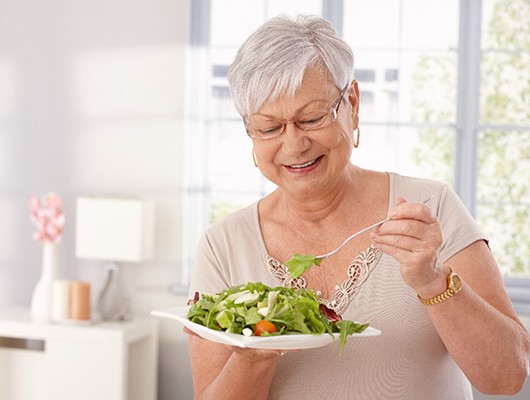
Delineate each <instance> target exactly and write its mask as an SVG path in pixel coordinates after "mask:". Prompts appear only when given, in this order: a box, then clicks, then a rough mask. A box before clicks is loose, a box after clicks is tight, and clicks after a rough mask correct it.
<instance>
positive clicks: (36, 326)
mask: <svg viewBox="0 0 530 400" xmlns="http://www.w3.org/2000/svg"><path fill="white" fill-rule="evenodd" d="M157 339H158V328H157V321H156V319H155V318H153V317H151V316H132V317H131V320H129V321H124V322H103V323H95V324H92V325H89V326H80V325H72V324H54V323H37V322H32V321H31V320H30V318H29V311H28V310H27V309H11V310H0V400H74V399H75V400H94V399H98V400H155V399H156V384H157V382H156V381H157V378H156V377H157V361H158V360H157V359H158V357H157V353H158V351H157V348H158V344H157V342H158V340H157Z"/></svg>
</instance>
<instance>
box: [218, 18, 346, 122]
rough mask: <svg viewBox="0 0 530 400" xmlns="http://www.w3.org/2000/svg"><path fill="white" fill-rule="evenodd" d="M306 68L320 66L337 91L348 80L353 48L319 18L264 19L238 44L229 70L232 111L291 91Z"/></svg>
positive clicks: (252, 109) (252, 108) (245, 112)
mask: <svg viewBox="0 0 530 400" xmlns="http://www.w3.org/2000/svg"><path fill="white" fill-rule="evenodd" d="M309 67H315V68H320V69H321V70H322V72H323V75H324V76H325V75H326V74H327V76H328V77H329V78H330V79H331V80H332V82H333V83H334V84H335V85H336V86H337V88H339V89H341V90H342V89H343V88H344V87H345V86H347V85H348V84H349V83H350V82H351V81H352V80H353V52H352V50H351V48H350V46H349V45H348V44H347V43H346V42H345V41H344V40H342V39H341V38H340V37H338V35H337V32H336V31H335V28H334V27H333V25H332V24H331V23H330V22H329V21H327V20H325V19H323V18H320V17H317V16H304V15H299V16H298V17H297V18H296V19H291V18H289V17H288V16H285V15H280V16H278V17H275V18H272V19H269V20H268V21H266V22H265V23H264V24H263V25H262V26H261V27H259V28H258V29H257V30H256V31H255V32H254V33H253V34H252V35H250V36H249V37H248V39H247V40H246V41H245V42H244V43H243V45H242V46H241V47H240V48H239V50H238V52H237V55H236V58H235V60H234V62H233V63H232V65H231V66H230V69H229V71H228V82H229V84H230V90H231V93H232V98H233V100H234V104H235V107H236V109H237V111H238V112H239V114H241V115H242V116H243V117H245V116H250V115H252V114H255V113H256V112H257V111H258V110H259V109H260V107H261V106H262V105H263V103H264V102H265V101H274V100H275V99H277V98H278V97H279V96H280V95H283V94H287V95H290V96H293V95H294V93H295V91H296V89H298V88H299V87H300V85H301V84H302V79H303V76H304V72H305V70H306V69H307V68H309Z"/></svg>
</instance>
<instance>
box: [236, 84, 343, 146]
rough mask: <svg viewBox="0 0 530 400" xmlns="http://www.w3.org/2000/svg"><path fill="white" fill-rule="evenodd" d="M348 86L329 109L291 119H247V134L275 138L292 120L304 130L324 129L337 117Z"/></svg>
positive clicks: (256, 137) (258, 137) (254, 136)
mask: <svg viewBox="0 0 530 400" xmlns="http://www.w3.org/2000/svg"><path fill="white" fill-rule="evenodd" d="M347 90H348V86H346V87H345V88H344V89H342V91H341V92H340V96H339V97H338V98H337V99H336V100H335V101H334V102H333V104H332V105H331V107H330V108H329V109H321V110H315V111H311V112H307V113H304V114H300V115H297V116H295V117H293V118H291V119H272V120H266V121H248V122H247V121H245V129H246V130H247V135H248V136H250V137H251V138H252V139H273V138H276V137H278V136H280V135H281V134H282V133H284V132H285V129H286V128H287V124H290V123H291V122H292V123H294V124H295V125H296V127H297V128H298V129H301V130H303V131H316V130H318V129H323V128H325V127H326V126H328V125H329V124H331V123H332V122H333V121H335V120H336V119H337V115H338V112H339V107H340V103H341V101H342V98H343V97H344V95H345V94H346V91H347Z"/></svg>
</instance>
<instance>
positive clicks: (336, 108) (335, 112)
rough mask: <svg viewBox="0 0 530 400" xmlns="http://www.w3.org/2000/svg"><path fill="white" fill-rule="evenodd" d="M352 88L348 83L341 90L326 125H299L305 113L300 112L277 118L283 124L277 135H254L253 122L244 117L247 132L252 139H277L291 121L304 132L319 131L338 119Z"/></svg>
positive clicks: (332, 105)
mask: <svg viewBox="0 0 530 400" xmlns="http://www.w3.org/2000/svg"><path fill="white" fill-rule="evenodd" d="M349 88H350V85H346V86H345V87H344V89H342V91H341V92H340V95H339V97H337V98H336V99H335V100H334V101H333V103H332V104H331V107H330V108H329V111H328V115H331V114H333V115H332V118H331V120H330V121H329V123H328V124H326V125H324V126H319V127H317V128H314V129H306V128H304V127H302V126H300V125H298V123H297V122H298V121H297V119H298V118H299V117H300V116H301V115H304V114H298V115H295V116H294V117H292V118H283V119H275V120H274V121H278V122H280V123H281V124H282V130H281V131H280V133H278V134H277V135H273V136H252V135H251V133H250V131H249V127H250V126H251V125H252V123H251V122H246V121H245V119H246V118H243V123H244V124H245V130H246V132H247V135H248V136H249V137H250V138H251V139H258V140H269V139H275V138H277V137H280V136H281V135H283V134H284V133H285V131H286V129H287V125H288V124H290V123H294V125H295V126H296V127H297V128H298V129H300V130H302V131H304V132H311V131H318V130H319V129H324V128H326V127H327V126H329V125H331V123H332V122H333V121H335V120H336V119H337V117H338V116H339V108H340V104H341V102H342V99H343V98H344V97H345V95H346V92H347V91H348V89H349Z"/></svg>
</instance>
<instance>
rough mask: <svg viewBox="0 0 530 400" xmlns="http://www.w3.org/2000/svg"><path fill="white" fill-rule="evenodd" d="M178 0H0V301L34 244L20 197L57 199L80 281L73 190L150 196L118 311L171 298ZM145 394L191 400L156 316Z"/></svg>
mask: <svg viewBox="0 0 530 400" xmlns="http://www.w3.org/2000/svg"><path fill="white" fill-rule="evenodd" d="M187 12H188V2H187V1H185V0H154V1H153V0H93V1H71V0H49V1H37V0H24V1H18V0H2V1H0V307H6V306H12V305H29V301H30V297H31V293H32V290H33V287H34V285H35V283H36V281H37V279H38V277H39V273H40V259H41V246H40V245H39V244H38V243H35V242H32V241H31V233H32V231H33V227H32V226H31V223H30V222H29V219H28V211H29V208H28V201H29V198H30V196H32V195H42V194H44V193H46V192H48V191H55V192H56V193H58V194H60V195H62V196H63V197H64V199H65V213H66V218H67V219H66V221H67V225H66V230H65V235H64V240H63V243H62V244H61V245H60V275H61V277H64V278H69V279H85V280H88V281H90V282H91V283H92V289H93V290H92V296H93V299H94V300H95V297H96V295H97V293H98V291H99V288H100V287H101V280H102V278H103V272H102V265H101V264H100V263H98V262H89V261H81V260H77V259H76V258H75V255H74V240H75V238H74V232H75V218H74V215H75V199H76V197H78V196H82V195H107V196H133V197H134V196H140V197H147V198H151V199H153V200H155V203H156V207H157V220H156V222H157V228H156V251H155V254H156V256H155V258H154V259H153V260H152V261H150V262H148V263H144V264H141V265H132V264H131V265H125V268H124V269H125V270H126V274H127V279H128V281H129V282H130V283H131V285H132V286H133V288H134V296H133V299H132V309H133V311H135V312H143V313H147V312H149V311H150V310H152V309H154V308H161V307H169V306H173V305H180V304H184V303H185V299H184V298H178V297H176V296H173V295H170V294H169V292H168V287H169V285H171V284H173V283H177V282H178V280H179V278H180V265H181V260H180V253H181V237H182V233H181V219H182V215H181V186H182V185H181V178H182V172H181V171H182V165H181V162H180V160H181V159H182V154H181V149H182V139H183V133H182V131H183V115H184V99H185V78H184V77H185V60H186V47H185V46H186V40H187V30H188V29H187V21H188V19H187ZM160 323H161V340H160V367H159V375H160V378H159V393H160V394H159V399H162V400H165V399H168V400H169V399H172V400H173V399H191V398H192V389H191V376H190V373H189V359H188V353H187V347H186V346H185V343H186V341H185V339H186V338H185V335H184V334H183V333H182V332H181V327H180V326H178V324H177V323H175V322H170V321H160Z"/></svg>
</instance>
